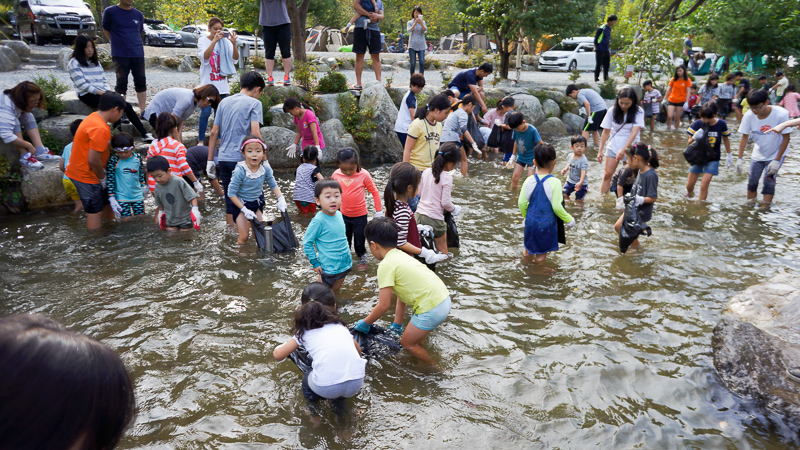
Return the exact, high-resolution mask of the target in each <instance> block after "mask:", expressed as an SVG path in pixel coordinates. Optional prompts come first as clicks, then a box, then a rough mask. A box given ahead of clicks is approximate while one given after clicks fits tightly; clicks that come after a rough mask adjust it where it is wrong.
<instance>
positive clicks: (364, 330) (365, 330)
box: [353, 319, 370, 334]
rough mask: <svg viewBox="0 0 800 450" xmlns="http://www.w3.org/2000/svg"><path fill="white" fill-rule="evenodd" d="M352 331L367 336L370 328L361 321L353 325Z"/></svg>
mask: <svg viewBox="0 0 800 450" xmlns="http://www.w3.org/2000/svg"><path fill="white" fill-rule="evenodd" d="M353 329H354V330H356V331H360V332H361V333H364V334H368V333H369V330H370V326H369V324H368V323H367V322H364V319H361V320H359V321H358V322H356V323H355V324H353Z"/></svg>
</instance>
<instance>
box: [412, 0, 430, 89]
mask: <svg viewBox="0 0 800 450" xmlns="http://www.w3.org/2000/svg"><path fill="white" fill-rule="evenodd" d="M407 28H408V58H409V60H411V75H414V69H415V68H416V64H417V58H419V73H421V74H422V75H425V50H427V49H428V44H427V43H426V42H425V32H426V31H428V26H427V25H426V24H425V21H424V20H422V7H421V6H415V7H414V10H413V11H412V12H411V20H409V21H408V25H407Z"/></svg>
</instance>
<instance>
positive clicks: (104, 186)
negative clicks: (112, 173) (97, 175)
mask: <svg viewBox="0 0 800 450" xmlns="http://www.w3.org/2000/svg"><path fill="white" fill-rule="evenodd" d="M100 188H101V189H103V190H105V189H106V177H103V179H102V180H100Z"/></svg>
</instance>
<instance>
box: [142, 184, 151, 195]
mask: <svg viewBox="0 0 800 450" xmlns="http://www.w3.org/2000/svg"><path fill="white" fill-rule="evenodd" d="M148 194H150V187H149V186H147V185H146V184H145V185H144V186H142V197H144V198H147V196H148Z"/></svg>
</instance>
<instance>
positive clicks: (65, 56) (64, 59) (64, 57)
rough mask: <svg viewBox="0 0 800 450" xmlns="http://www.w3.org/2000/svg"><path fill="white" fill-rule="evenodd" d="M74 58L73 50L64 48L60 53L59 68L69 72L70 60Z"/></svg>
mask: <svg viewBox="0 0 800 450" xmlns="http://www.w3.org/2000/svg"><path fill="white" fill-rule="evenodd" d="M71 57H72V48H70V47H64V48H62V49H61V50H59V51H58V67H60V68H61V70H64V71H66V72H69V65H68V64H69V59H70V58H71Z"/></svg>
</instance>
